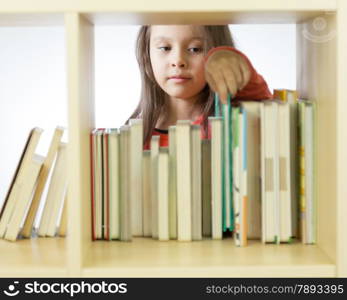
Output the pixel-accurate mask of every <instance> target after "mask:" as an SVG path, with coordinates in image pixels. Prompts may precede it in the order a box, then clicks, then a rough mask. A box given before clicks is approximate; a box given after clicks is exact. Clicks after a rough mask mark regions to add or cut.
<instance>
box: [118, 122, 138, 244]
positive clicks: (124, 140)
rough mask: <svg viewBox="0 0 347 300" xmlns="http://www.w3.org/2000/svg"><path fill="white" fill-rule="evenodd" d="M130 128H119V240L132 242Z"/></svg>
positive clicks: (126, 126)
mask: <svg viewBox="0 0 347 300" xmlns="http://www.w3.org/2000/svg"><path fill="white" fill-rule="evenodd" d="M129 135H130V127H129V126H128V125H124V126H122V127H120V158H121V159H120V169H121V175H120V181H121V184H120V187H121V189H120V192H121V197H120V240H121V241H131V240H132V231H131V229H132V226H131V224H132V223H131V199H130V189H133V188H135V187H132V186H130V155H129V150H130V137H129Z"/></svg>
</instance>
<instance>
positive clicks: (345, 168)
mask: <svg viewBox="0 0 347 300" xmlns="http://www.w3.org/2000/svg"><path fill="white" fill-rule="evenodd" d="M346 30H347V2H346V1H344V0H343V1H341V0H340V1H339V2H338V14H337V37H338V39H337V61H338V67H337V86H338V90H337V141H338V142H337V161H338V169H337V251H336V256H337V261H336V262H337V276H338V277H347V234H346V228H347V217H346V212H347V183H346V178H347V154H346V153H347V123H346V119H347V96H346V95H347V93H346V87H347V76H346V70H347V54H346V53H347V52H346V51H347V34H346Z"/></svg>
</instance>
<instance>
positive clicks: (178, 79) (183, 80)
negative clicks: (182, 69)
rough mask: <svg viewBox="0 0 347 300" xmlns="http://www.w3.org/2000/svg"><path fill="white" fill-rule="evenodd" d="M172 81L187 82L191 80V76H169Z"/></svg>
mask: <svg viewBox="0 0 347 300" xmlns="http://www.w3.org/2000/svg"><path fill="white" fill-rule="evenodd" d="M169 79H170V80H171V81H173V82H175V83H184V82H187V81H188V80H190V78H188V77H179V76H178V77H170V78H169Z"/></svg>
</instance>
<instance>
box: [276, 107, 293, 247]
mask: <svg viewBox="0 0 347 300" xmlns="http://www.w3.org/2000/svg"><path fill="white" fill-rule="evenodd" d="M277 126H278V132H279V134H278V136H279V143H278V153H279V189H280V190H279V202H280V241H281V242H289V241H290V239H291V237H292V235H293V234H292V199H293V195H292V190H291V186H292V183H291V180H292V179H293V177H292V174H291V165H290V162H291V132H290V131H291V113H290V106H289V104H288V103H285V102H279V104H278V125H277Z"/></svg>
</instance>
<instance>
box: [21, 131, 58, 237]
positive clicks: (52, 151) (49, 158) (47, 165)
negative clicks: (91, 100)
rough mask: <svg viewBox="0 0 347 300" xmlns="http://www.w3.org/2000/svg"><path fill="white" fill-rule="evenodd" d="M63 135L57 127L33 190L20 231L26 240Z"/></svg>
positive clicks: (29, 235) (30, 232)
mask: <svg viewBox="0 0 347 300" xmlns="http://www.w3.org/2000/svg"><path fill="white" fill-rule="evenodd" d="M63 134H64V128H63V127H57V128H56V129H55V131H54V134H53V137H52V140H51V144H50V146H49V149H48V153H47V155H46V158H45V161H44V162H43V165H42V168H41V171H40V174H39V178H38V180H37V187H36V190H35V194H34V197H33V200H32V202H31V205H30V208H29V212H28V215H27V217H26V220H25V223H24V226H23V229H22V231H21V235H22V236H23V237H26V238H30V237H31V234H32V230H33V226H34V221H35V217H36V215H37V212H38V208H39V205H40V201H42V194H43V191H44V188H45V186H46V185H47V181H48V175H49V173H50V171H51V169H52V166H53V163H54V161H55V158H56V155H57V151H58V147H59V145H60V141H61V138H62V136H63Z"/></svg>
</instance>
